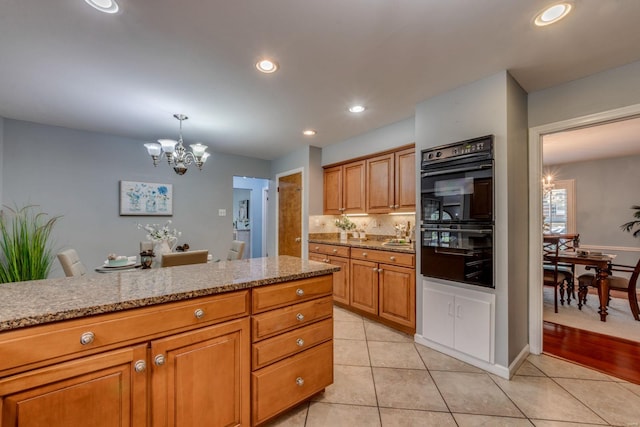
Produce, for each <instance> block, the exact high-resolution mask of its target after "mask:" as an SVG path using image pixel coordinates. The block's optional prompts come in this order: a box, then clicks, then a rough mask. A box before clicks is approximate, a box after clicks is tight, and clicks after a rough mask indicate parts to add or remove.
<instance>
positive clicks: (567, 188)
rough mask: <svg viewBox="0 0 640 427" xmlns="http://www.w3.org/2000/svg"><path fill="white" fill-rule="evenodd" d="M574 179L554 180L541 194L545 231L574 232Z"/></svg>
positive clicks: (556, 232) (555, 232)
mask: <svg viewBox="0 0 640 427" xmlns="http://www.w3.org/2000/svg"><path fill="white" fill-rule="evenodd" d="M575 206H576V204H575V180H573V179H566V180H561V181H555V182H553V184H552V185H551V188H550V189H549V190H548V191H545V192H544V194H543V196H542V217H543V227H544V232H545V233H554V234H571V233H575V232H576V208H575Z"/></svg>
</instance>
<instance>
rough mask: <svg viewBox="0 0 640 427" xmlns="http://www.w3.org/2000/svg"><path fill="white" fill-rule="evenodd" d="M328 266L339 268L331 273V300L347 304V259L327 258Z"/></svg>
mask: <svg viewBox="0 0 640 427" xmlns="http://www.w3.org/2000/svg"><path fill="white" fill-rule="evenodd" d="M328 259H329V264H331V265H335V266H337V267H340V271H336V272H335V273H333V300H334V301H337V302H341V303H343V304H349V258H340V257H335V256H330V257H328Z"/></svg>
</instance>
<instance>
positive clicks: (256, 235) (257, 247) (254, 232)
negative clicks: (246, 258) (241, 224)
mask: <svg viewBox="0 0 640 427" xmlns="http://www.w3.org/2000/svg"><path fill="white" fill-rule="evenodd" d="M233 188H234V201H233V204H234V207H233V209H234V215H236V216H237V212H238V206H237V204H238V203H239V202H238V201H237V200H236V199H238V200H240V199H239V198H237V197H236V194H237V192H238V191H245V190H246V191H249V197H250V201H249V219H250V221H251V222H250V227H251V248H250V252H249V254H250V256H251V257H253V258H257V257H261V256H263V254H262V216H263V215H264V213H263V212H262V189H263V188H269V181H268V180H266V179H260V178H257V179H256V178H245V177H239V176H234V177H233ZM238 189H245V190H238ZM244 198H245V199H246V198H247V197H244ZM245 228H246V227H245Z"/></svg>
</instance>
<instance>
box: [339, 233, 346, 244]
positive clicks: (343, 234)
mask: <svg viewBox="0 0 640 427" xmlns="http://www.w3.org/2000/svg"><path fill="white" fill-rule="evenodd" d="M340 241H343V242H346V241H347V230H340Z"/></svg>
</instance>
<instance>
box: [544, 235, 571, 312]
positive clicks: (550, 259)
mask: <svg viewBox="0 0 640 427" xmlns="http://www.w3.org/2000/svg"><path fill="white" fill-rule="evenodd" d="M559 240H560V238H559V237H558V236H544V239H543V245H542V248H543V251H544V254H543V273H544V274H543V281H542V284H543V285H544V286H553V306H554V311H555V312H556V313H557V312H558V288H560V295H561V298H560V303H561V304H562V305H564V298H563V296H564V290H563V288H562V286H563V285H564V284H565V283H566V282H567V278H568V277H569V276H568V274H567V273H566V272H563V271H560V270H559V268H558V258H557V257H558V251H559V244H558V243H559Z"/></svg>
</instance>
